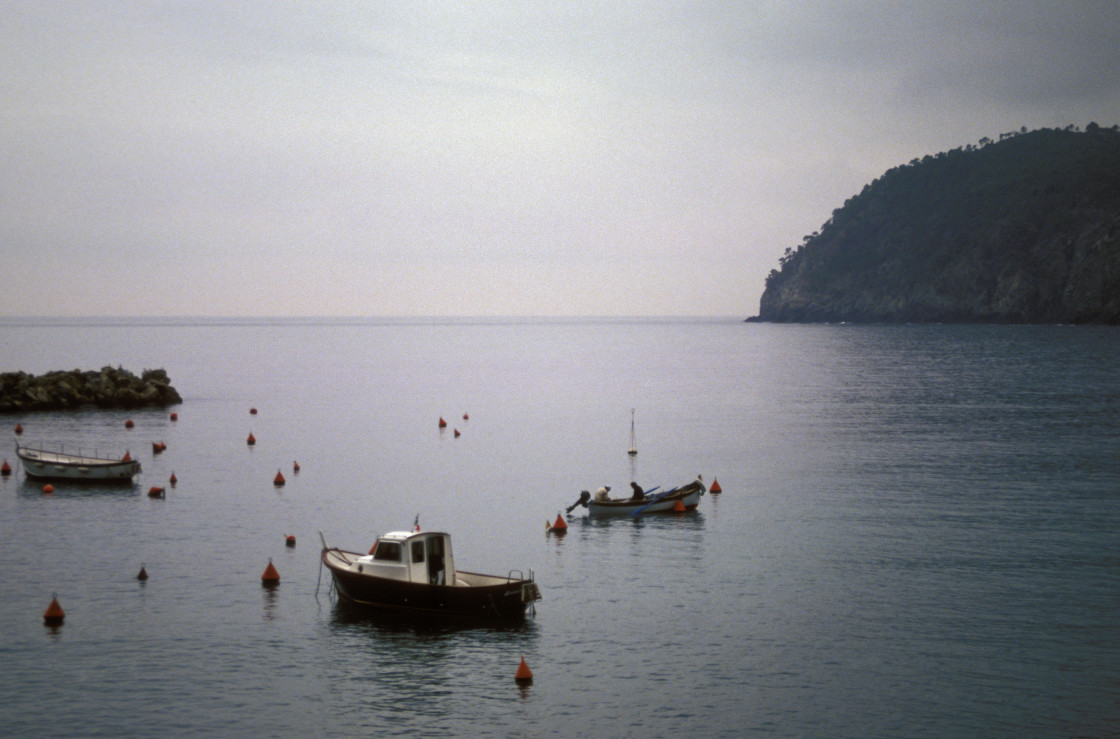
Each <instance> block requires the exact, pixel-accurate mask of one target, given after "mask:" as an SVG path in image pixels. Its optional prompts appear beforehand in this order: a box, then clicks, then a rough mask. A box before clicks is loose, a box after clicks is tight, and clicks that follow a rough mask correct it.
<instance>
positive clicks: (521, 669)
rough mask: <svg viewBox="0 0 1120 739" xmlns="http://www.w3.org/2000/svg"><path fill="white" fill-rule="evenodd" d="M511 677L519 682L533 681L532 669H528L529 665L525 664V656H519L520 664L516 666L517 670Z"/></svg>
mask: <svg viewBox="0 0 1120 739" xmlns="http://www.w3.org/2000/svg"><path fill="white" fill-rule="evenodd" d="M513 679H514V680H516V681H517V682H518V683H519V684H526V683H531V682H533V671H532V670H530V669H529V665H527V664H525V658H524V657H522V658H521V664H520V665H518V666H517V672H516V673H514V676H513Z"/></svg>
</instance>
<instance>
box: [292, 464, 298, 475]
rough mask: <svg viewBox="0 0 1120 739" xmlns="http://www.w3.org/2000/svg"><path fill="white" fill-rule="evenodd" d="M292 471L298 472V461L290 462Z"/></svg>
mask: <svg viewBox="0 0 1120 739" xmlns="http://www.w3.org/2000/svg"><path fill="white" fill-rule="evenodd" d="M292 472H294V473H296V474H297V475H298V474H299V462H292Z"/></svg>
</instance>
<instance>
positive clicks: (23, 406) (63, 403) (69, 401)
mask: <svg viewBox="0 0 1120 739" xmlns="http://www.w3.org/2000/svg"><path fill="white" fill-rule="evenodd" d="M182 402H183V399H182V397H180V395H179V393H178V391H176V390H175V388H173V387H172V386H171V381H170V380H169V379H168V377H167V372H165V371H164V370H162V369H154V370H144V371H143V372H142V373H141V374H140V376H139V377H137V376H136V375H134V374H133V373H131V372H129V371H128V370H126V369H122V368H120V367H117V368H115V369H114V368H113V367H102V368H101V370H100V371H94V370H89V371H85V372H83V371H82V370H70V371H64V370H60V371H56V372H48V373H46V374H44V375H38V376H36V375H29V374H27V373H26V372H4V373H0V413H22V412H25V411H54V410H63V409H74V410H77V409H81V408H143V407H148V406H156V407H164V406H169V405H175V404H176V403H182Z"/></svg>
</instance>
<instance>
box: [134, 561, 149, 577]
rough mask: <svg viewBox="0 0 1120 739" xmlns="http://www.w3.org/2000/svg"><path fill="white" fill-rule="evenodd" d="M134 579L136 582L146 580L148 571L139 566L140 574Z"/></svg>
mask: <svg viewBox="0 0 1120 739" xmlns="http://www.w3.org/2000/svg"><path fill="white" fill-rule="evenodd" d="M136 579H137V580H147V579H148V571H147V570H146V569H144V565H143V564H141V565H140V574H139V575H137V576H136Z"/></svg>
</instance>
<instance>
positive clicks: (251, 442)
mask: <svg viewBox="0 0 1120 739" xmlns="http://www.w3.org/2000/svg"><path fill="white" fill-rule="evenodd" d="M245 443H246V444H248V445H249V446H253V445H254V444H256V443H257V437H255V436H253V432H252V431H250V432H249V438H248V439H246V440H245Z"/></svg>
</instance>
